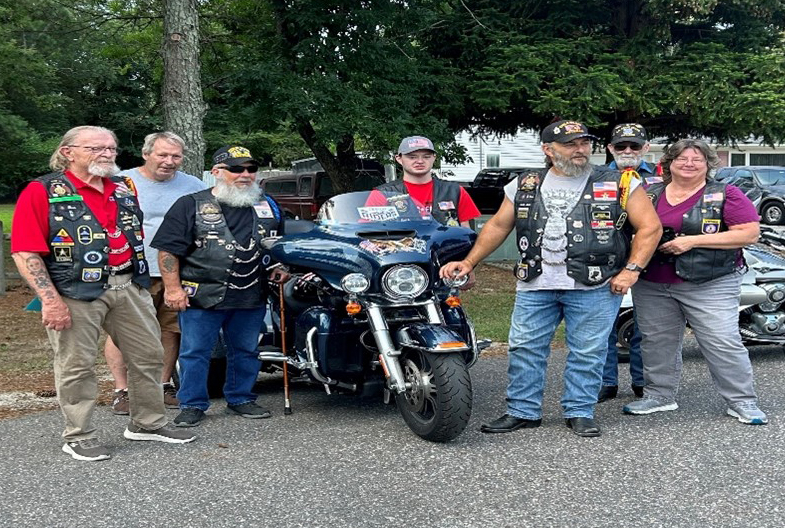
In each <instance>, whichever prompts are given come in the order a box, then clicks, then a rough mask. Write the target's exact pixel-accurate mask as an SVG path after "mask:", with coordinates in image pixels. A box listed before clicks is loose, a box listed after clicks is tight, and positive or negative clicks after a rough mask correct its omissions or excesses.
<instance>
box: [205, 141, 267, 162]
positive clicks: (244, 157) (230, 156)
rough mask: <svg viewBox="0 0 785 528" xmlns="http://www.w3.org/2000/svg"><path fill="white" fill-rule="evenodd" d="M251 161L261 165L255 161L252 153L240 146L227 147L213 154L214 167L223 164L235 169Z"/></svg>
mask: <svg viewBox="0 0 785 528" xmlns="http://www.w3.org/2000/svg"><path fill="white" fill-rule="evenodd" d="M249 161H252V162H253V163H256V164H257V165H259V162H258V161H256V160H255V159H253V156H251V151H250V150H248V149H247V148H245V147H240V146H234V147H230V146H229V145H227V146H225V147H221V148H219V149H218V150H216V151H215V154H213V165H218V164H222V165H228V166H230V167H234V166H236V165H242V164H243V163H247V162H249Z"/></svg>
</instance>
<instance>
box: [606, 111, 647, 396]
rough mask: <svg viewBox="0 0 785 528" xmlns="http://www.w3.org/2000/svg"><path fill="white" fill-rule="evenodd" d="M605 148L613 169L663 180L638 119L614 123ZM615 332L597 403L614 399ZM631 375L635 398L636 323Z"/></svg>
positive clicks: (638, 387)
mask: <svg viewBox="0 0 785 528" xmlns="http://www.w3.org/2000/svg"><path fill="white" fill-rule="evenodd" d="M608 152H610V153H611V155H612V156H613V161H612V162H610V163H609V164H608V167H609V168H611V169H614V170H621V171H624V170H629V169H632V170H634V171H635V172H636V173H637V174H638V176H639V177H640V180H641V183H642V184H643V186H644V187H647V186H649V185H651V184H653V183H658V182H660V181H662V178H660V177H659V176H657V168H656V166H654V165H650V164H649V163H646V161H644V159H643V158H644V157H645V155H646V153H648V152H649V140H648V136H647V135H646V129H645V128H643V126H642V125H640V124H638V123H622V124H619V125H616V126H615V127H614V128H613V132H612V133H611V141H610V143H608ZM617 341H618V334H617V329H616V326H615V325H614V326H613V329H612V330H611V333H610V335H609V336H608V356H607V357H606V359H605V367H604V369H603V372H602V388H601V389H600V393H599V394H598V396H597V403H602V402H604V401H607V400H610V399H613V398H615V397H616V395H617V394H618V392H619V349H618V347H617ZM630 377H631V378H632V392H633V393H634V394H635V396H637V397H638V398H642V397H643V360H642V358H641V333H640V330H638V323H637V322H636V323H635V326H634V328H633V334H632V339H630Z"/></svg>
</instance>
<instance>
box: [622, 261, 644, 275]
mask: <svg viewBox="0 0 785 528" xmlns="http://www.w3.org/2000/svg"><path fill="white" fill-rule="evenodd" d="M624 269H626V270H630V271H637V272H638V273H640V272H641V271H643V268H641V267H640V266H638V265H637V264H635V263H634V262H628V263H627V265H626V266H624Z"/></svg>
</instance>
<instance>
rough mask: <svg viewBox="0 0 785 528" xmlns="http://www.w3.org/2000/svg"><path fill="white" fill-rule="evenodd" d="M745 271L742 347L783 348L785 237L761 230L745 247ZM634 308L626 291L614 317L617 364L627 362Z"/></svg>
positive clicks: (741, 329)
mask: <svg viewBox="0 0 785 528" xmlns="http://www.w3.org/2000/svg"><path fill="white" fill-rule="evenodd" d="M743 251H744V259H745V261H746V262H747V271H746V272H745V274H744V277H743V278H742V284H741V295H740V297H739V332H740V333H741V339H742V342H743V343H744V344H745V345H748V346H749V345H775V344H781V345H785V308H783V303H784V302H785V257H783V252H785V236H784V235H783V232H781V231H778V230H776V229H772V228H769V227H761V229H760V239H759V240H758V243H756V244H752V245H750V246H747V247H745V248H744V250H743ZM633 312H634V307H633V304H632V295H631V294H630V293H629V292H628V293H627V294H626V295H625V296H624V299H622V304H621V309H620V310H619V315H618V317H617V318H616V329H617V331H618V336H619V337H618V344H619V347H620V349H619V361H629V347H630V340H631V339H632V335H633V331H634V326H635V325H634V321H633Z"/></svg>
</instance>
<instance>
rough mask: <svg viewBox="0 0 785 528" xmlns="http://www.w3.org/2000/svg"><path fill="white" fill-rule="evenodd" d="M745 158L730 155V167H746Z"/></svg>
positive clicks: (743, 156) (740, 155)
mask: <svg viewBox="0 0 785 528" xmlns="http://www.w3.org/2000/svg"><path fill="white" fill-rule="evenodd" d="M746 158H747V156H746V155H744V154H731V155H730V165H731V167H737V166H739V165H746V163H747V159H746Z"/></svg>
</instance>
